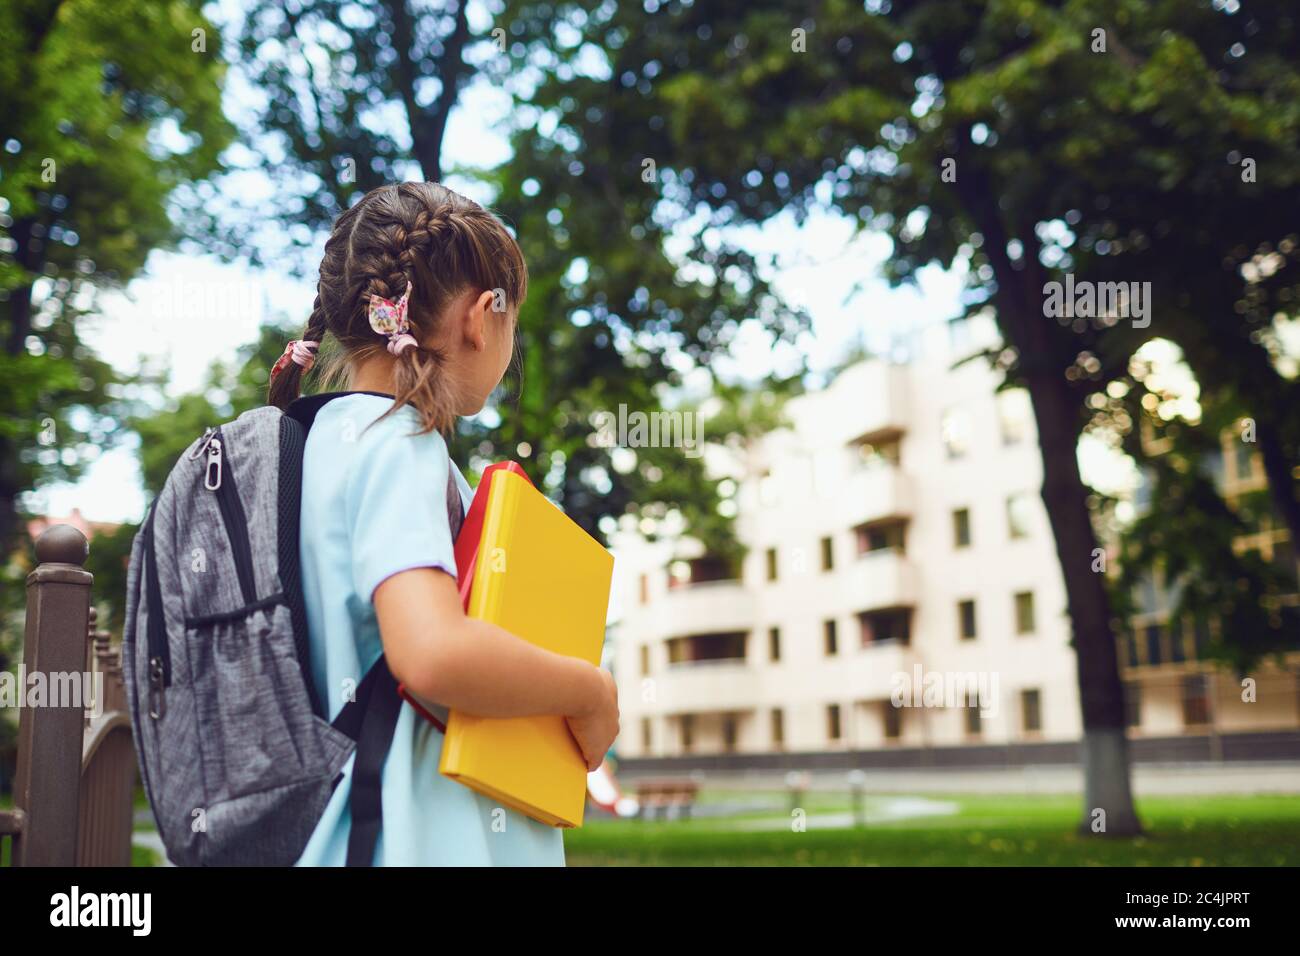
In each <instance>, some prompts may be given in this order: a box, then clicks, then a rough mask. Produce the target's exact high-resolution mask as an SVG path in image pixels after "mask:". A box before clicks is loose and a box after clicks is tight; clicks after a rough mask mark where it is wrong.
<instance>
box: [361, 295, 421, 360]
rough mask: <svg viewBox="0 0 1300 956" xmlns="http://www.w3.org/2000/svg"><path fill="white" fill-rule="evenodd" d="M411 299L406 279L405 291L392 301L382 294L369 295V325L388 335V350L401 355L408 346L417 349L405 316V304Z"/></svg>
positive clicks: (417, 345)
mask: <svg viewBox="0 0 1300 956" xmlns="http://www.w3.org/2000/svg"><path fill="white" fill-rule="evenodd" d="M410 299H411V281H410V280H409V279H408V280H407V281H406V291H405V292H403V293H402V297H401V298H400V299H398V300H397V301H396V302H394V301H393V300H392V299H385V298H384V297H383V296H382V295H375V294H374V293H371V295H370V310H369V318H370V327H371V328H372V329H374V330H375V331H376V332H378V333H379V334H380V335H386V336H388V351H389V352H391V353H392V354H393V355H401V354H402V352H404V351H405V350H406V349H407V348H409V347H410V346H415V347H416V348H417V349H418V348H419V347H420V343H419V342H417V341H415V336H413V335H411V323H410V321H409V320H408V319H407V317H406V311H407V306H408V304H409V303H410Z"/></svg>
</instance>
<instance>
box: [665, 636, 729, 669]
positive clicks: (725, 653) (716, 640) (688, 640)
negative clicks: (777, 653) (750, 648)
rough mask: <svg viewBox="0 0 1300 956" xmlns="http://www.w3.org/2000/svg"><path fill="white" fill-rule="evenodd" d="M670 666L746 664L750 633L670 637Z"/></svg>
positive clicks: (668, 642) (668, 643) (668, 641)
mask: <svg viewBox="0 0 1300 956" xmlns="http://www.w3.org/2000/svg"><path fill="white" fill-rule="evenodd" d="M666 643H667V645H668V665H669V666H670V667H675V666H677V665H679V664H688V665H689V664H697V663H699V662H701V661H729V662H732V663H736V664H740V663H744V660H745V657H746V653H745V652H746V645H747V644H748V643H749V632H748V631H716V632H712V633H708V634H686V635H683V636H682V637H670V638H668V640H667V641H666Z"/></svg>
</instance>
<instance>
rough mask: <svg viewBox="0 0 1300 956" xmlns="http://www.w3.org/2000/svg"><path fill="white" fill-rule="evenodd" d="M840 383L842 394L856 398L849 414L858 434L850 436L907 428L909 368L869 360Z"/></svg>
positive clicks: (870, 434) (898, 431) (838, 390)
mask: <svg viewBox="0 0 1300 956" xmlns="http://www.w3.org/2000/svg"><path fill="white" fill-rule="evenodd" d="M841 378H842V379H843V381H842V383H840V382H837V383H836V390H837V392H838V393H839V394H840V395H843V396H847V397H848V399H849V400H850V401H851V402H852V406H851V407H852V408H853V409H854V413H853V414H851V415H848V416H846V419H847V420H848V421H851V422H852V424H853V428H854V434H853V435H849V436H845V437H846V439H847V440H859V439H863V438H866V439H871V438H874V437H878V436H881V435H889V434H898V433H902V432H904V431H906V430H907V412H908V409H907V371H906V369H904V368H902V367H900V366H897V365H886V364H884V363H880V362H867V363H863V364H862V365H858V366H855V367H854V368H851V369H849V370H847V371H846V372H845V373H844V374H843V375H842V376H841Z"/></svg>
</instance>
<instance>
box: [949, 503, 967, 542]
mask: <svg viewBox="0 0 1300 956" xmlns="http://www.w3.org/2000/svg"><path fill="white" fill-rule="evenodd" d="M952 543H953V547H956V548H969V547H970V509H969V508H958V509H957V510H956V511H954V512H953V513H952Z"/></svg>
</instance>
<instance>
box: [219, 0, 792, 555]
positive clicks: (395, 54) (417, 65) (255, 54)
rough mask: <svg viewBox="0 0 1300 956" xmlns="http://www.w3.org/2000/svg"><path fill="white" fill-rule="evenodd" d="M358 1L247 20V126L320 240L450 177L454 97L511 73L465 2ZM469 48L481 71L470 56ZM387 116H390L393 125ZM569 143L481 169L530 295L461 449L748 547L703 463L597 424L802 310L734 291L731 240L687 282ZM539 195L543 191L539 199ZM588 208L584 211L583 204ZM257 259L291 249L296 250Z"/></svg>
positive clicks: (710, 253) (741, 260)
mask: <svg viewBox="0 0 1300 956" xmlns="http://www.w3.org/2000/svg"><path fill="white" fill-rule="evenodd" d="M343 6H344V5H343V4H340V3H337V2H334V0H314V2H306V3H303V4H300V5H299V7H298V8H297V10H296V12H293V13H286V12H284V11H283V9H282V7H281V6H280V5H279V4H270V3H259V4H257V5H255V6H254V8H253V9H252V11H251V12H250V13H249V15H248V16H247V17H246V19H245V23H244V26H243V34H242V40H241V47H242V49H243V52H244V61H243V62H244V68H245V69H247V70H248V71H249V72H250V75H251V76H252V77H253V78H254V79H255V82H256V83H257V84H258V86H259V88H260V89H261V91H262V93H263V95H264V97H265V104H264V107H263V108H262V109H260V110H259V111H258V115H257V118H256V120H255V122H254V123H253V124H252V125H253V128H252V129H251V130H250V131H249V136H250V138H251V139H252V140H254V141H258V142H265V143H266V144H267V147H268V148H267V149H266V150H265V151H264V154H266V155H269V154H273V153H277V154H282V155H283V160H275V161H272V160H265V161H264V168H266V169H268V171H270V172H271V173H272V174H273V175H274V176H275V177H276V179H277V182H278V183H279V185H280V188H281V189H282V190H284V192H283V193H282V194H281V198H280V199H279V200H278V201H277V202H276V203H274V204H273V205H274V206H275V208H278V209H280V210H282V213H281V214H280V215H281V216H282V217H283V219H284V220H285V221H286V222H287V223H289V224H291V225H292V226H293V228H295V229H296V230H298V232H299V233H301V234H302V242H303V244H304V245H309V244H310V242H311V241H313V240H314V239H315V238H316V237H318V236H319V233H320V231H321V230H323V229H326V228H328V226H329V224H330V223H331V222H332V220H333V218H334V217H335V216H336V215H337V213H338V212H340V211H342V210H343V209H346V208H347V207H348V206H349V205H351V203H353V202H355V201H356V199H357V198H358V197H359V196H360V195H361V194H362V193H363V192H364V191H365V190H367V189H369V188H371V187H373V186H376V185H379V184H381V183H383V182H391V181H394V180H400V179H402V178H404V177H411V176H421V177H423V178H425V179H437V178H439V177H440V176H442V175H444V174H445V173H446V170H444V169H443V165H442V161H441V157H442V146H443V136H444V134H445V130H446V113H447V111H448V110H450V109H451V107H452V105H453V104H454V103H455V98H456V91H457V90H458V89H459V88H460V87H461V86H463V85H464V84H465V83H466V82H467V80H468V78H469V77H470V76H472V75H473V74H474V73H475V72H476V70H482V71H485V75H486V76H488V77H489V78H493V79H498V80H500V81H502V82H505V81H506V80H507V79H508V78H507V77H505V76H504V75H503V74H502V73H501V71H503V70H506V69H507V68H508V66H509V60H508V58H507V57H505V56H501V55H499V54H498V52H497V51H498V46H497V43H496V42H495V41H494V40H492V39H489V38H484V37H474V36H471V35H470V34H469V33H467V32H466V27H465V13H464V10H463V7H462V5H461V4H458V3H453V2H447V3H440V4H432V5H428V6H424V5H419V6H417V5H415V4H413V3H406V2H388V3H383V4H376V5H373V6H371V7H368V8H365V9H364V10H361V11H358V9H357V8H356V7H354V6H349V9H348V12H347V13H346V15H345V13H344V12H343V11H342V9H341V8H342V7H343ZM471 48H473V50H474V57H475V58H476V59H475V62H476V63H477V64H478V66H477V67H475V66H472V65H471V64H470V62H469V61H470V59H471V57H470V50H471ZM421 104H426V105H421ZM385 105H387V107H388V108H387V109H385ZM381 114H382V115H384V116H385V117H390V118H391V121H386V122H383V123H381V122H379V121H378V120H376V119H375V117H377V116H379V115H381ZM543 145H544V144H543ZM556 155H557V154H556V153H555V152H554V151H547V150H545V149H543V150H542V151H541V152H539V153H537V154H523V153H519V152H516V154H515V156H514V157H513V159H512V160H511V161H510V162H509V163H507V164H505V165H504V166H503V167H502V168H500V169H496V170H475V171H470V172H472V173H474V174H476V175H477V176H478V177H479V178H480V179H481V180H482V181H483V183H484V184H485V185H487V186H488V187H489V188H491V189H492V190H493V192H494V193H495V194H496V197H497V198H496V201H495V203H494V208H495V209H496V210H497V211H498V212H499V213H500V214H501V215H502V217H503V218H504V219H505V221H506V222H507V223H509V224H510V225H511V226H512V227H513V229H514V230H515V232H516V235H517V236H518V239H519V241H520V244H521V245H522V247H523V249H524V254H525V258H526V260H527V262H528V264H529V272H530V291H529V297H528V300H527V302H526V303H525V304H524V306H523V309H522V312H521V314H520V318H519V331H518V350H517V351H518V357H517V363H516V365H515V366H514V367H513V368H512V369H511V371H510V372H508V373H507V377H506V380H505V382H504V384H503V387H502V389H501V392H500V394H499V395H498V396H497V398H496V400H495V402H494V407H493V410H492V412H491V413H490V414H489V415H488V416H486V418H485V419H481V420H479V421H477V422H470V423H467V424H466V426H465V428H464V430H463V431H462V433H461V434H460V435H459V437H458V439H457V442H456V443H455V447H454V449H453V453H454V454H455V455H456V457H457V458H458V459H459V460H461V461H468V462H469V464H470V465H471V468H474V467H478V466H480V465H481V464H483V463H484V462H486V461H488V460H491V459H493V458H500V457H512V458H518V459H521V463H522V464H523V465H524V467H525V468H526V470H527V471H528V472H529V475H530V477H532V479H533V480H534V481H535V482H537V483H538V484H539V486H540V487H543V488H545V489H546V490H547V492H548V493H549V494H551V495H552V496H553V497H554V498H555V499H556V500H557V502H558V503H559V504H560V505H561V506H562V507H563V508H564V509H565V511H566V512H567V513H568V514H569V515H570V516H571V517H573V518H574V520H576V521H577V522H578V523H579V524H581V525H582V526H583V527H585V528H586V529H587V530H589V531H590V532H592V533H593V534H599V533H600V529H601V526H602V524H605V525H606V526H607V522H605V521H604V520H603V519H612V518H617V517H618V516H620V515H622V514H624V513H626V512H628V511H632V512H634V513H638V514H642V515H643V516H644V517H651V520H654V519H653V517H652V516H653V515H655V514H660V513H663V512H665V511H666V510H667V509H668V507H669V505H670V504H672V505H676V506H678V507H680V508H681V509H683V510H684V511H685V512H687V513H688V515H689V516H691V517H693V518H696V519H697V520H698V523H699V524H700V526H701V527H705V526H707V527H708V528H710V529H713V530H711V531H710V532H709V533H708V536H709V537H710V539H711V540H710V541H709V542H708V543H707V546H710V547H712V548H714V549H716V550H724V551H732V550H734V547H735V543H734V541H733V540H731V539H730V529H729V523H728V522H719V521H717V520H716V517H717V516H716V507H717V504H718V501H717V489H716V482H715V481H713V480H712V479H710V478H709V477H708V476H707V475H706V473H705V471H704V468H703V462H702V459H697V458H688V457H685V456H683V455H682V454H681V451H680V449H644V448H643V449H637V450H636V452H635V454H634V459H635V464H634V465H633V466H632V467H630V468H627V467H614V463H613V462H612V461H611V449H610V448H607V447H602V446H601V445H600V444H599V443H598V442H597V441H596V440H595V429H594V428H593V421H592V420H593V417H594V416H597V415H599V414H601V413H605V412H615V413H616V412H617V410H618V409H619V407H620V406H624V407H627V408H631V409H636V410H640V411H643V412H650V411H653V410H656V409H658V408H660V406H661V403H662V402H663V401H665V400H666V398H665V388H670V387H671V386H673V385H675V384H677V383H678V382H679V381H680V374H679V371H678V369H677V368H675V367H674V365H673V364H672V363H673V361H674V356H677V355H682V356H698V355H701V354H704V353H706V352H712V351H716V350H718V349H721V348H724V347H725V343H726V341H727V336H728V330H729V329H731V328H733V327H734V326H735V324H736V319H735V317H736V316H744V315H756V316H759V317H760V318H762V319H763V320H764V321H765V322H766V323H767V324H768V325H769V326H770V327H772V328H774V329H778V330H781V331H784V332H785V333H786V334H793V332H794V331H795V330H797V329H798V328H801V327H803V324H804V323H803V319H802V317H801V316H798V315H796V314H794V313H792V312H791V311H790V310H788V309H785V308H784V307H782V306H781V305H780V304H779V303H778V302H777V301H776V300H775V299H774V297H773V296H772V295H771V294H770V291H769V290H768V289H767V286H766V284H765V283H764V282H763V281H761V280H759V281H749V282H747V283H745V284H743V285H737V284H735V283H733V282H731V281H729V279H727V278H726V276H729V275H731V274H732V267H733V266H738V267H744V268H743V269H742V270H741V271H748V272H752V271H753V270H752V269H751V268H749V265H750V260H749V258H748V257H747V256H746V255H745V254H744V253H743V252H742V251H740V250H737V249H735V248H734V247H724V248H717V249H711V250H705V249H700V250H699V251H698V254H696V255H695V256H694V259H695V261H696V262H698V263H699V264H701V265H704V266H706V267H708V268H710V269H711V270H712V273H713V275H712V276H711V277H710V279H709V281H700V280H696V279H690V278H688V277H686V276H684V275H683V274H682V271H681V262H680V260H678V259H674V258H672V257H669V256H668V255H667V254H666V253H665V252H664V251H663V250H662V249H661V248H660V246H659V245H658V244H657V243H656V242H654V241H644V240H645V237H646V236H647V235H649V234H650V231H651V230H655V227H654V225H653V223H651V222H649V221H648V219H647V218H646V216H645V210H644V209H642V208H641V207H640V206H639V204H638V203H636V202H633V203H631V204H628V203H625V201H624V200H623V198H622V197H620V196H618V195H616V194H613V193H611V192H609V191H606V192H605V193H604V194H603V198H602V205H601V206H600V208H599V209H598V210H596V209H593V208H592V207H591V205H590V204H589V203H588V202H586V201H584V200H582V199H581V198H580V197H575V196H571V195H570V191H571V190H572V189H573V188H574V187H576V186H578V185H580V183H581V180H579V179H576V178H574V176H573V174H572V172H571V169H570V164H569V160H568V158H567V157H566V158H565V162H564V165H563V166H557V165H556V164H555V159H556ZM349 161H351V162H349ZM344 173H347V175H343V174H344ZM353 173H355V178H354V177H353V175H352V174H353ZM589 174H590V175H595V176H599V175H602V173H601V171H600V170H597V169H592V170H591V171H590V173H589ZM539 193H540V194H541V195H542V196H544V197H545V199H544V201H541V200H538V199H536V198H534V197H536V196H537V195H538V194H539ZM579 206H581V208H583V209H584V212H585V213H586V214H587V215H584V216H583V217H581V218H575V217H572V216H570V215H568V214H567V210H568V209H570V208H576V207H579ZM304 225H305V226H306V227H307V229H306V230H304V229H303V228H302V227H303V226H304ZM655 234H657V230H655ZM258 255H261V256H262V257H264V258H265V257H267V256H271V255H278V256H280V257H281V259H282V260H284V261H287V259H286V258H285V257H286V255H287V254H286V253H285V252H284V250H271V251H266V250H263V251H262V252H261V253H258ZM652 290H653V292H652ZM498 419H499V420H498ZM665 453H667V454H668V455H671V456H673V460H672V461H671V463H670V462H668V461H665V460H664V458H665Z"/></svg>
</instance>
